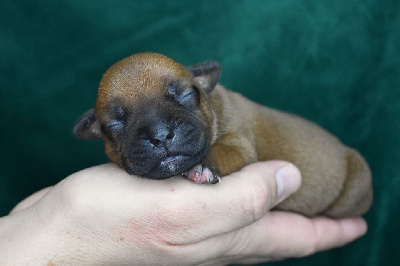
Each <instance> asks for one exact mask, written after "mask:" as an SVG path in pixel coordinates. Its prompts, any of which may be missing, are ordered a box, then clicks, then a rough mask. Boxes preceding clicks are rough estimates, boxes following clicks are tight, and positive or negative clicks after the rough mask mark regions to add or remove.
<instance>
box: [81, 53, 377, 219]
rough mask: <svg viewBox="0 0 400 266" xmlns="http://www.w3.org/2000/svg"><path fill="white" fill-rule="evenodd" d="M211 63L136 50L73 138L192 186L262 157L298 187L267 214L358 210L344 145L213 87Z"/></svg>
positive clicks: (358, 177)
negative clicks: (294, 170)
mask: <svg viewBox="0 0 400 266" xmlns="http://www.w3.org/2000/svg"><path fill="white" fill-rule="evenodd" d="M220 68H221V67H220V65H219V63H217V62H206V63H202V64H199V65H195V66H192V67H189V68H186V67H184V66H182V65H181V64H179V63H177V62H175V61H174V60H172V59H170V58H168V57H166V56H164V55H160V54H155V53H142V54H136V55H133V56H130V57H128V58H125V59H123V60H121V61H120V62H118V63H116V64H115V65H113V66H112V67H111V68H110V69H109V70H108V71H107V72H106V73H105V74H104V77H103V79H102V80H101V83H100V86H99V91H98V98H97V102H96V108H95V109H91V110H89V111H88V112H87V113H85V114H84V115H83V117H82V118H81V119H80V120H79V121H78V122H77V124H76V125H75V128H74V134H75V135H76V136H77V137H79V138H85V139H100V138H102V139H103V140H104V142H105V150H106V153H107V155H108V157H109V158H110V159H111V161H113V162H115V163H117V164H118V165H119V166H121V167H123V168H124V169H125V170H126V171H127V172H128V173H130V174H135V175H139V176H144V177H147V178H153V179H163V178H168V177H171V176H173V175H177V174H182V173H183V174H184V175H185V176H186V177H187V178H189V179H192V180H193V181H195V182H197V183H216V182H218V181H219V175H222V176H224V175H227V174H230V173H232V172H235V171H238V170H239V169H241V168H242V167H243V166H245V165H247V164H249V163H252V162H256V161H266V160H286V161H289V162H292V163H293V164H295V165H297V166H298V167H299V169H300V171H301V174H302V185H301V188H300V189H299V190H298V191H297V192H296V193H295V194H294V195H292V196H291V197H289V198H288V199H287V200H285V201H284V202H282V203H281V204H279V205H278V206H277V207H276V209H280V210H288V211H295V212H299V213H302V214H305V215H309V216H311V215H318V214H323V215H328V216H332V217H343V216H355V215H361V214H364V213H365V212H366V211H367V210H368V209H369V208H370V205H371V203H372V187H371V174H370V170H369V168H368V165H367V164H366V162H365V160H364V159H363V158H362V157H361V156H360V155H359V154H358V153H357V152H356V151H355V150H353V149H351V148H348V147H346V146H344V145H343V144H342V143H341V142H340V141H339V140H338V139H337V138H335V137H334V136H332V135H331V134H329V133H327V132H326V131H324V130H323V129H321V128H320V127H318V126H317V125H315V124H313V123H311V122H308V121H306V120H304V119H302V118H299V117H297V116H294V115H291V114H287V113H283V112H279V111H276V110H272V109H269V108H267V107H263V106H260V105H258V104H256V103H254V102H251V101H249V100H248V99H246V98H244V97H242V96H241V95H239V94H237V93H234V92H231V91H228V90H226V89H225V88H224V87H222V86H221V85H218V84H217V81H218V78H219V74H220Z"/></svg>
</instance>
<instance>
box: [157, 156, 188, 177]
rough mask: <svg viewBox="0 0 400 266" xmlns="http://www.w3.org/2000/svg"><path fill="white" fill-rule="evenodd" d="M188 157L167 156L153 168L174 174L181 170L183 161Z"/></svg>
mask: <svg viewBox="0 0 400 266" xmlns="http://www.w3.org/2000/svg"><path fill="white" fill-rule="evenodd" d="M188 157H189V156H185V155H175V156H168V157H166V158H165V159H163V160H161V161H160V163H159V164H158V165H157V166H155V168H158V167H159V168H162V169H164V170H165V171H167V172H170V173H172V174H175V173H176V172H178V171H180V170H181V169H182V165H184V164H185V161H186V160H187V159H188Z"/></svg>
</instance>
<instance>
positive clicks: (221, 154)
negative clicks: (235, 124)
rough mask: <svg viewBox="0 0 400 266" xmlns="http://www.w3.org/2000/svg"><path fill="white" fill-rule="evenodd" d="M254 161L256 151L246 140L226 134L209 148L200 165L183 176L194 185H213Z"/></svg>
mask: <svg viewBox="0 0 400 266" xmlns="http://www.w3.org/2000/svg"><path fill="white" fill-rule="evenodd" d="M256 161H257V154H256V150H255V148H254V145H252V144H251V142H250V141H249V140H248V139H247V138H245V137H243V136H240V135H238V134H226V135H223V136H221V137H220V138H219V139H218V140H217V142H216V143H215V144H213V145H212V146H211V147H210V150H209V152H208V154H207V156H206V158H205V159H204V160H203V162H202V163H201V164H199V165H196V166H194V167H193V168H192V169H190V170H189V171H187V172H185V173H184V174H183V175H184V176H186V177H187V178H188V179H191V180H193V181H194V182H195V183H211V184H215V183H218V182H219V181H220V176H225V175H228V174H230V173H233V172H236V171H238V170H240V169H241V168H242V167H243V166H245V165H247V164H249V163H252V162H256Z"/></svg>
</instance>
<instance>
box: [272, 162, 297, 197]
mask: <svg viewBox="0 0 400 266" xmlns="http://www.w3.org/2000/svg"><path fill="white" fill-rule="evenodd" d="M276 183H277V186H278V189H277V204H278V203H280V202H282V201H283V200H284V199H286V198H287V197H288V196H289V195H291V194H292V193H293V192H295V191H296V190H297V189H298V188H299V187H300V183H301V174H300V171H299V169H297V167H296V166H294V165H293V164H287V165H286V166H284V167H282V168H281V169H279V170H278V171H277V172H276Z"/></svg>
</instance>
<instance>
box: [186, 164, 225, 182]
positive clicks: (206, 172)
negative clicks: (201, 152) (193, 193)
mask: <svg viewBox="0 0 400 266" xmlns="http://www.w3.org/2000/svg"><path fill="white" fill-rule="evenodd" d="M182 175H183V176H185V177H186V178H187V179H190V180H192V181H193V182H195V183H197V184H216V183H218V182H220V181H221V178H220V176H219V175H218V174H217V173H215V172H214V171H212V170H211V169H210V168H208V167H207V166H202V165H201V164H198V165H196V166H194V167H193V168H192V169H190V170H189V171H187V172H184V173H183V174H182Z"/></svg>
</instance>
